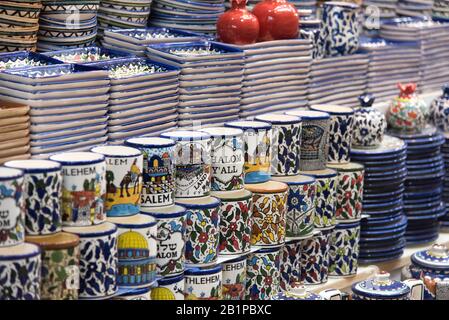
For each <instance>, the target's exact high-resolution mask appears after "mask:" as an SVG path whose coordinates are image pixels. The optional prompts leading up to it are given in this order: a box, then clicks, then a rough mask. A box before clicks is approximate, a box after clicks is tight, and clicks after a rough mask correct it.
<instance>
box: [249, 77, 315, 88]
mask: <svg viewBox="0 0 449 320" xmlns="http://www.w3.org/2000/svg"><path fill="white" fill-rule="evenodd" d="M306 79H308V76H298V75H287V76H274V77H267V78H264V79H257V80H249V79H245V81H244V85H245V87H247V86H259V85H266V84H270V83H282V82H287V81H298V80H306Z"/></svg>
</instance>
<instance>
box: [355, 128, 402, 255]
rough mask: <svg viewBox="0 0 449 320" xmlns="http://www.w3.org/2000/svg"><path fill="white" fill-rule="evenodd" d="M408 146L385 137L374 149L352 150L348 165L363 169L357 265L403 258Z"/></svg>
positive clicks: (400, 141)
mask: <svg viewBox="0 0 449 320" xmlns="http://www.w3.org/2000/svg"><path fill="white" fill-rule="evenodd" d="M406 149H407V144H406V143H405V142H404V141H402V140H401V139H398V138H395V137H391V136H388V135H386V136H385V137H384V139H383V141H382V143H381V145H380V146H379V147H377V148H375V149H356V148H352V149H351V161H355V162H359V163H362V164H363V165H364V166H365V182H364V191H363V214H364V215H368V217H366V218H365V219H363V220H362V228H361V234H360V256H359V262H360V263H362V264H370V263H375V262H381V261H388V260H393V259H395V258H398V257H400V256H401V255H402V253H403V249H404V247H405V238H404V235H405V229H406V227H407V219H406V217H405V215H404V212H403V202H402V201H403V192H404V189H405V186H404V183H405V179H406V176H407V168H406V162H405V161H406V157H407V153H406V152H407V151H406Z"/></svg>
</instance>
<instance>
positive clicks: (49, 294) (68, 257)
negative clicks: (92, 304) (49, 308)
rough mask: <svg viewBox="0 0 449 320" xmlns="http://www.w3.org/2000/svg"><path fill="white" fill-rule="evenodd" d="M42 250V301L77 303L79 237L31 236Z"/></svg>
mask: <svg viewBox="0 0 449 320" xmlns="http://www.w3.org/2000/svg"><path fill="white" fill-rule="evenodd" d="M26 241H27V242H30V243H34V244H36V245H38V246H39V247H40V248H41V250H42V255H41V260H42V272H41V275H42V279H41V300H77V299H78V289H79V277H80V272H79V258H80V250H79V242H80V239H79V237H78V236H77V235H75V234H71V233H67V232H58V233H55V234H51V235H43V236H27V237H26Z"/></svg>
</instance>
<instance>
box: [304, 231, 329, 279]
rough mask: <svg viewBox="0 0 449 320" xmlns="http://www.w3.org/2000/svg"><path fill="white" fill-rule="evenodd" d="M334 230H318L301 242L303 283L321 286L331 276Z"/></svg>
mask: <svg viewBox="0 0 449 320" xmlns="http://www.w3.org/2000/svg"><path fill="white" fill-rule="evenodd" d="M331 235H332V229H329V230H321V231H320V230H316V231H315V232H314V235H313V236H312V237H311V238H308V239H304V240H302V241H301V282H304V283H305V284H320V283H325V282H327V279H328V276H329V247H330V238H331Z"/></svg>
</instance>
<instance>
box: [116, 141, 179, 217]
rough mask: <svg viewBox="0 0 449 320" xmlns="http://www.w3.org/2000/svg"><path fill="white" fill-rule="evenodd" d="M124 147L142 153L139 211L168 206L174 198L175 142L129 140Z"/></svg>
mask: <svg viewBox="0 0 449 320" xmlns="http://www.w3.org/2000/svg"><path fill="white" fill-rule="evenodd" d="M125 145H127V146H130V147H133V148H136V149H139V150H140V151H141V152H142V153H143V170H142V180H143V181H142V182H143V187H142V192H141V196H140V210H141V211H147V210H149V211H151V208H152V207H162V206H169V205H172V204H173V203H174V198H175V197H174V196H175V142H174V141H173V140H171V139H165V138H157V137H139V138H131V139H128V140H126V141H125Z"/></svg>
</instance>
